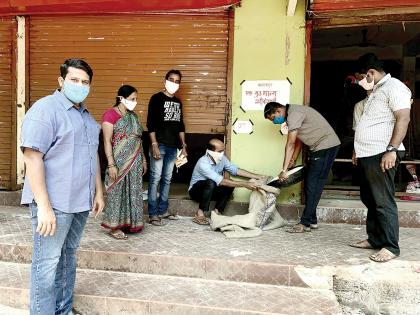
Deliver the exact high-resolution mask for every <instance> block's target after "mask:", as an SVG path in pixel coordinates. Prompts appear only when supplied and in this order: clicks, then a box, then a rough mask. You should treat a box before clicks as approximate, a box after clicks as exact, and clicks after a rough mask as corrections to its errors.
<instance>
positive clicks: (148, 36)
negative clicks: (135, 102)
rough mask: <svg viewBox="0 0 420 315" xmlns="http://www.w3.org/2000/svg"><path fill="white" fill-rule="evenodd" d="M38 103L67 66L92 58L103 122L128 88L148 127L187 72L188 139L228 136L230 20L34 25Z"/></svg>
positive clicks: (91, 19)
mask: <svg viewBox="0 0 420 315" xmlns="http://www.w3.org/2000/svg"><path fill="white" fill-rule="evenodd" d="M29 29H30V30H29V32H30V101H31V104H32V103H33V102H34V101H36V100H37V99H39V98H41V97H43V96H45V95H48V94H49V93H51V92H52V91H53V90H54V89H55V88H56V87H57V77H58V76H59V65H60V64H61V63H62V62H63V61H64V60H65V59H66V58H70V57H80V58H83V59H85V60H86V61H87V62H88V63H89V64H90V65H91V66H92V68H93V71H94V77H93V85H92V91H91V94H90V96H89V97H88V99H87V106H88V108H89V110H90V112H91V113H92V114H93V115H94V116H95V118H96V119H97V120H98V121H99V120H100V118H101V116H102V114H103V112H104V111H105V110H106V109H108V108H110V107H111V106H112V105H113V104H114V102H115V95H116V91H117V90H118V88H119V86H120V85H122V84H131V85H133V86H135V87H136V88H137V89H138V90H139V92H140V94H139V98H140V100H139V101H140V106H139V108H137V109H136V111H137V112H138V113H139V114H140V117H141V121H142V123H143V125H144V126H145V121H146V115H147V105H148V101H149V98H150V96H151V95H152V94H154V93H156V92H157V91H159V90H161V89H162V88H163V81H164V75H165V74H166V72H167V71H168V70H170V69H179V70H181V71H182V74H183V79H182V85H181V89H180V92H178V93H179V94H178V95H179V96H180V98H181V100H182V101H183V105H184V113H185V114H184V115H185V123H186V127H187V132H188V133H223V132H224V128H225V127H224V124H225V112H226V108H227V79H226V78H227V58H228V15H227V12H226V11H223V12H220V13H212V14H207V15H186V14H185V15H180V14H166V15H159V14H156V15H118V16H116V15H104V16H59V17H58V16H54V17H52V16H51V17H38V16H37V17H31V19H30V28H29Z"/></svg>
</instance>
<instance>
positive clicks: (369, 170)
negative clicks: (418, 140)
mask: <svg viewBox="0 0 420 315" xmlns="http://www.w3.org/2000/svg"><path fill="white" fill-rule="evenodd" d="M383 154H384V153H381V154H378V155H374V156H370V157H365V158H360V159H358V162H359V163H360V166H361V169H362V172H361V173H362V174H361V181H360V198H361V199H362V202H363V203H364V205H365V206H366V207H367V209H368V212H367V218H366V232H367V235H368V241H369V243H370V245H372V247H373V248H386V249H388V250H389V251H390V252H392V253H393V254H395V255H399V254H400V248H399V246H398V238H399V223H398V208H397V203H396V202H395V199H394V195H395V184H394V177H395V173H396V171H397V166H398V164H399V162H400V161H401V159H402V158H403V157H404V152H401V151H399V152H398V153H397V161H396V166H395V167H394V168H392V169H389V170H387V171H385V172H382V170H381V160H382V156H383Z"/></svg>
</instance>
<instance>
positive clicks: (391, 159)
mask: <svg viewBox="0 0 420 315" xmlns="http://www.w3.org/2000/svg"><path fill="white" fill-rule="evenodd" d="M396 160H397V153H396V152H386V153H385V154H384V155H383V156H382V160H381V169H382V172H385V171H386V170H389V169H391V168H393V167H395V161H396Z"/></svg>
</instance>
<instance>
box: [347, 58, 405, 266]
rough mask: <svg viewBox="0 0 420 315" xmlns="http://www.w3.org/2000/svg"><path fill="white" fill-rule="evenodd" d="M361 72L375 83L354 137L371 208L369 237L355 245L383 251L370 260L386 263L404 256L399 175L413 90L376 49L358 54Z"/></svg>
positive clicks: (362, 188) (362, 187)
mask: <svg viewBox="0 0 420 315" xmlns="http://www.w3.org/2000/svg"><path fill="white" fill-rule="evenodd" d="M358 72H359V73H360V74H361V76H362V77H363V78H366V81H367V82H368V83H372V82H373V84H374V86H373V90H372V92H371V93H370V95H369V97H368V99H367V101H366V104H365V106H364V110H363V114H362V116H361V117H360V121H359V123H358V125H357V126H356V133H355V136H354V150H355V153H356V158H357V161H358V164H360V167H361V170H362V174H361V177H362V178H361V183H360V197H361V199H362V202H363V203H364V205H365V206H366V207H367V208H368V213H367V219H366V232H367V235H368V238H367V239H366V240H363V241H360V242H357V243H354V244H351V246H353V247H357V248H375V249H376V248H377V249H380V251H378V252H377V253H375V254H373V255H371V256H370V257H369V258H370V259H371V260H373V261H376V262H385V261H389V260H391V259H393V258H395V257H397V256H398V255H399V254H400V248H399V246H398V238H399V224H398V208H397V204H396V202H395V199H394V194H395V185H394V177H395V173H396V171H397V166H398V164H399V162H400V161H401V159H402V158H403V156H404V150H405V149H404V146H403V144H402V141H403V139H404V137H405V134H406V133H407V128H408V123H409V122H410V108H411V103H410V99H411V92H410V90H409V89H408V88H407V87H406V86H405V84H404V83H402V82H401V81H399V80H397V79H395V78H392V77H391V75H390V74H387V73H385V71H384V69H383V63H382V62H381V61H380V60H379V59H378V57H376V55H374V54H372V53H369V54H366V55H363V56H361V57H360V58H359V60H358Z"/></svg>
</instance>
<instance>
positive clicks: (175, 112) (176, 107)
mask: <svg viewBox="0 0 420 315" xmlns="http://www.w3.org/2000/svg"><path fill="white" fill-rule="evenodd" d="M163 108H164V113H165V115H164V117H163V121H181V104H180V103H178V102H172V101H166V102H165V104H164V105H163Z"/></svg>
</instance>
